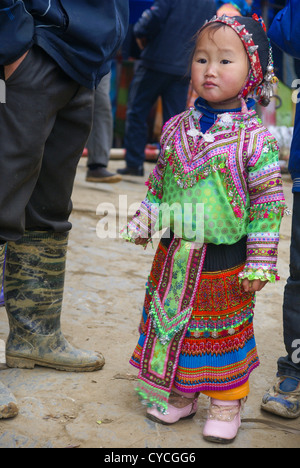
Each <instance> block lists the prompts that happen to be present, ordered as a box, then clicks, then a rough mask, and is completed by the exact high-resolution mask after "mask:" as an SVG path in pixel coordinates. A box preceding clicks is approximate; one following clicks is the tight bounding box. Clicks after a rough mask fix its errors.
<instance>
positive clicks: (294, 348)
mask: <svg viewBox="0 0 300 468" xmlns="http://www.w3.org/2000/svg"><path fill="white" fill-rule="evenodd" d="M283 327H284V344H285V347H286V351H287V353H288V354H287V356H285V357H281V358H280V359H279V360H278V375H280V376H288V377H293V378H296V379H299V380H300V192H298V193H294V207H293V220H292V238H291V248H290V277H289V278H288V280H287V284H286V286H285V291H284V301H283Z"/></svg>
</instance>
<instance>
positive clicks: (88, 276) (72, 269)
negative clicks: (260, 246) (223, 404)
mask: <svg viewBox="0 0 300 468" xmlns="http://www.w3.org/2000/svg"><path fill="white" fill-rule="evenodd" d="M85 164H86V161H85V160H84V159H82V160H81V162H80V165H79V167H78V172H77V177H76V184H75V188H74V193H73V202H74V211H73V214H72V222H73V230H72V232H71V236H70V248H69V254H68V262H67V275H66V288H65V298H64V308H63V309H64V311H63V317H62V326H63V330H64V333H65V335H66V337H67V338H68V339H69V341H71V342H72V343H73V344H76V345H77V346H79V347H82V348H86V349H91V350H93V349H94V350H99V351H102V352H103V354H104V355H105V358H106V365H105V367H104V368H103V370H101V371H99V372H95V373H89V374H68V373H62V372H58V371H51V370H48V369H43V368H35V369H34V370H21V369H8V368H6V366H5V357H4V352H3V349H4V348H3V347H4V341H5V339H6V336H7V333H8V323H7V318H6V314H5V310H4V309H3V308H2V309H1V310H0V361H1V364H0V369H1V370H0V379H1V380H2V381H3V382H4V383H5V384H6V385H7V386H9V387H10V389H11V391H12V392H13V393H14V394H15V396H16V398H17V400H18V403H19V408H20V414H19V416H18V417H17V418H15V419H13V420H7V421H0V448H19V447H20V448H64V447H70V446H71V447H80V448H127V449H130V448H144V447H148V448H153V449H158V448H213V447H216V448H223V447H222V446H220V447H219V446H215V445H213V444H211V443H207V442H205V441H203V439H202V435H201V434H202V427H203V424H204V421H205V417H206V409H207V406H208V399H207V397H204V396H202V397H200V402H199V409H198V412H197V414H196V416H195V418H194V419H193V420H187V421H181V422H179V423H178V424H176V425H174V426H161V425H158V424H156V423H154V422H151V421H149V420H147V419H146V418H145V409H144V408H143V407H142V405H141V404H140V403H139V402H138V400H137V398H136V396H135V393H134V387H135V379H136V375H137V372H136V370H135V369H134V368H132V367H131V366H130V365H129V364H128V360H129V358H130V355H131V352H132V350H133V348H134V346H135V345H136V342H137V339H138V331H137V327H138V323H139V319H140V313H141V308H142V304H143V299H144V286H145V282H146V278H147V275H148V273H149V270H150V266H151V263H152V259H153V255H154V251H153V250H152V249H151V248H148V250H147V251H143V249H141V248H139V247H136V246H134V245H130V244H128V243H125V242H123V241H122V240H120V239H119V238H113V237H114V230H115V228H116V231H117V232H118V229H119V221H120V224H122V223H123V221H124V219H125V220H126V216H127V211H128V208H129V207H130V206H131V205H132V204H134V203H137V202H139V201H140V200H141V199H142V198H144V195H145V186H144V182H145V180H146V177H147V175H148V174H149V172H150V170H151V169H152V168H153V166H152V164H151V163H149V164H147V165H146V174H145V177H144V178H127V180H126V181H125V180H124V181H123V182H121V183H119V184H91V183H86V182H85V172H86V169H85ZM123 164H124V163H123V161H111V162H110V166H109V168H110V169H112V170H114V169H116V168H117V167H123ZM284 187H285V192H286V198H287V202H288V205H289V207H290V208H292V195H291V182H290V178H289V176H288V175H286V176H284ZM126 195H127V196H128V199H127V201H126V197H125V196H126ZM103 203H109V204H112V205H107V206H106V208H110V211H112V209H113V208H112V207H113V206H115V207H116V215H117V222H116V226H115V225H114V216H111V218H108V216H106V215H105V212H104V209H105V205H103ZM134 208H135V207H134V206H131V209H132V210H134ZM97 209H98V212H97ZM103 214H104V221H105V222H106V225H104V226H103V225H101V224H99V221H100V219H101V217H102V218H103ZM108 221H109V228H110V231H109V234H110V235H111V237H112V238H106V239H105V238H99V236H100V237H101V235H102V237H103V228H107V226H108ZM290 227H291V217H286V218H285V219H284V221H283V225H282V230H281V245H280V256H279V271H280V274H281V281H280V282H279V283H278V284H276V285H275V286H274V285H273V286H272V285H269V286H267V287H266V288H265V289H264V290H263V291H262V292H261V293H259V295H258V298H257V307H256V320H255V329H256V338H257V345H258V351H259V355H260V359H261V366H260V367H259V368H258V370H256V371H255V372H254V373H253V374H252V376H251V395H250V397H249V400H248V403H247V405H246V407H245V410H244V414H243V418H244V420H245V422H244V424H243V426H242V429H241V430H240V433H239V435H238V438H237V439H236V441H235V442H234V443H233V444H232V445H231V446H230V447H233V448H296V447H300V432H298V433H295V432H294V431H293V429H298V430H300V421H299V420H294V421H288V420H283V419H280V418H277V417H275V416H274V417H273V416H271V415H268V414H267V413H263V412H261V410H260V402H261V398H262V396H263V394H264V392H265V390H266V389H268V388H269V387H270V386H271V385H272V383H273V381H274V376H275V373H276V361H277V358H278V357H279V356H281V355H282V354H284V347H283V341H282V318H281V315H282V296H283V289H284V285H285V280H286V278H287V276H288V265H289V244H290ZM97 234H98V235H97ZM106 235H107V234H106ZM156 242H157V241H156ZM262 420H263V421H265V423H263V422H262ZM282 425H283V426H284V427H282Z"/></svg>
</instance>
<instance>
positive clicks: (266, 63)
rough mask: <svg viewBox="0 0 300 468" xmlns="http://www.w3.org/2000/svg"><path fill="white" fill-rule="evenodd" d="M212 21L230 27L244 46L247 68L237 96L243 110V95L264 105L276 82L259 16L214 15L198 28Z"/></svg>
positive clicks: (244, 105)
mask: <svg viewBox="0 0 300 468" xmlns="http://www.w3.org/2000/svg"><path fill="white" fill-rule="evenodd" d="M214 23H221V24H224V25H226V26H229V27H230V28H232V29H233V30H234V31H235V32H236V34H237V35H238V36H239V38H240V39H241V41H242V43H243V45H244V48H245V50H246V53H247V56H248V59H249V63H250V70H249V75H248V77H247V79H246V82H245V84H244V86H243V88H242V89H241V91H240V94H239V98H240V99H241V103H242V111H243V112H246V111H247V107H246V104H245V99H247V98H249V97H250V96H253V97H254V99H255V100H256V101H257V102H258V103H259V104H261V105H262V106H265V107H266V106H267V105H268V104H269V103H270V99H271V97H272V96H273V84H274V83H276V82H277V78H276V77H275V74H274V65H273V53H272V47H271V44H270V41H269V39H268V36H267V33H266V26H265V24H264V22H263V19H262V18H259V17H258V16H257V15H256V14H255V15H253V16H252V17H245V16H233V17H230V16H226V15H223V16H221V17H216V16H214V17H213V18H212V19H211V20H210V21H208V22H207V23H206V24H205V25H204V26H203V27H202V29H201V31H202V30H203V29H205V28H207V27H208V26H209V25H212V24H214Z"/></svg>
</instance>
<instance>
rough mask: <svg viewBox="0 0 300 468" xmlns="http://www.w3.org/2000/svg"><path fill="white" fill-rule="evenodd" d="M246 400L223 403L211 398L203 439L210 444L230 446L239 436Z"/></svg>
mask: <svg viewBox="0 0 300 468" xmlns="http://www.w3.org/2000/svg"><path fill="white" fill-rule="evenodd" d="M244 401H245V399H243V400H234V401H222V400H215V399H214V398H211V405H210V408H209V411H208V419H207V421H206V424H205V426H204V429H203V437H204V439H205V440H208V441H210V442H216V443H218V444H229V443H230V442H233V441H234V439H235V438H236V436H237V433H238V430H239V428H240V426H241V409H242V406H243V403H244Z"/></svg>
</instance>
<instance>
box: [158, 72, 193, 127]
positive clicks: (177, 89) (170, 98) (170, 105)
mask: <svg viewBox="0 0 300 468" xmlns="http://www.w3.org/2000/svg"><path fill="white" fill-rule="evenodd" d="M188 90H189V79H187V78H184V77H182V76H175V75H169V79H168V84H167V86H166V87H165V89H164V91H163V93H162V103H163V121H164V123H165V122H167V121H168V120H169V119H170V118H171V117H173V116H174V115H177V114H180V113H181V112H184V111H185V110H186V106H187V97H188Z"/></svg>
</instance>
